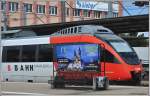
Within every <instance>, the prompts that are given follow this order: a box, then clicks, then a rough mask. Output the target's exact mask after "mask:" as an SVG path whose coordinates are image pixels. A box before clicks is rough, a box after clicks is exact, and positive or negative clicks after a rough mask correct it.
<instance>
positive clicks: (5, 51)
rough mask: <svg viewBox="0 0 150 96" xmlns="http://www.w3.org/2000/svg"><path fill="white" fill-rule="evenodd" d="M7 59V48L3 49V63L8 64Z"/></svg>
mask: <svg viewBox="0 0 150 96" xmlns="http://www.w3.org/2000/svg"><path fill="white" fill-rule="evenodd" d="M6 59H7V47H3V52H2V62H6Z"/></svg>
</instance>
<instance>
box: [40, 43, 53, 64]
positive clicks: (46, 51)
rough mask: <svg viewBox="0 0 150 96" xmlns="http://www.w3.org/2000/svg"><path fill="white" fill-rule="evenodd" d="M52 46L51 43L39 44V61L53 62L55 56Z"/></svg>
mask: <svg viewBox="0 0 150 96" xmlns="http://www.w3.org/2000/svg"><path fill="white" fill-rule="evenodd" d="M52 51H53V50H52V46H51V45H50V44H44V45H39V55H38V61H39V62H51V61H52V58H53V54H52Z"/></svg>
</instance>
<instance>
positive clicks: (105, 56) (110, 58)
mask: <svg viewBox="0 0 150 96" xmlns="http://www.w3.org/2000/svg"><path fill="white" fill-rule="evenodd" d="M104 61H105V62H109V63H116V64H119V63H120V62H119V61H118V59H117V58H116V57H115V56H114V55H113V54H112V53H110V52H109V51H107V50H105V49H104V50H103V51H102V53H101V62H104Z"/></svg>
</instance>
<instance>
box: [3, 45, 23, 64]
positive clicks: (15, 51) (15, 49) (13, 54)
mask: <svg viewBox="0 0 150 96" xmlns="http://www.w3.org/2000/svg"><path fill="white" fill-rule="evenodd" d="M19 57H20V47H19V46H11V47H3V57H2V61H3V62H19Z"/></svg>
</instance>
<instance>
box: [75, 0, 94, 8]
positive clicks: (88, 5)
mask: <svg viewBox="0 0 150 96" xmlns="http://www.w3.org/2000/svg"><path fill="white" fill-rule="evenodd" d="M76 4H77V5H78V6H79V7H80V8H85V9H94V7H95V6H96V3H90V2H89V3H88V2H80V1H79V0H77V1H76Z"/></svg>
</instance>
